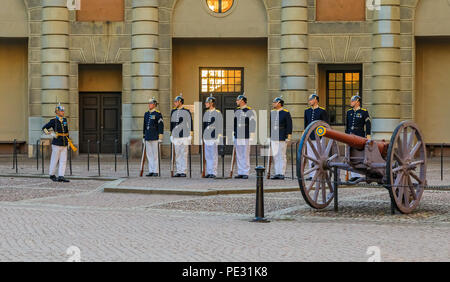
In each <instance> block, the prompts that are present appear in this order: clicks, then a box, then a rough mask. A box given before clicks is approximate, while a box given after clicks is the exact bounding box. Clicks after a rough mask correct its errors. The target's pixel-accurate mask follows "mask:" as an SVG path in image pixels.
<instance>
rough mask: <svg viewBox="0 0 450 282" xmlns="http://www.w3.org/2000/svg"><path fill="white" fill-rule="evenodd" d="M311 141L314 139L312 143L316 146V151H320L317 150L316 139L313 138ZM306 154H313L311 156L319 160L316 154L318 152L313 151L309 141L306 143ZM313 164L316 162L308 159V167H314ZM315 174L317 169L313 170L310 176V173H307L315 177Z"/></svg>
mask: <svg viewBox="0 0 450 282" xmlns="http://www.w3.org/2000/svg"><path fill="white" fill-rule="evenodd" d="M311 141H312V142H311V143H312V144H313V146H314V148H316V151H318V150H317V143H316V141H315V140H311ZM306 154H307V155H308V156H311V157H313V158H314V159H316V160H317V156H316V154H314V151H313V149H312V147H311V145H309V143H306ZM313 164H314V162H313V161H310V160H308V166H309V168H308V169H310V168H312V167H313ZM315 175H316V170H314V171H313V172H311V173H310V174H309V176H308V175H305V177H314V176H315Z"/></svg>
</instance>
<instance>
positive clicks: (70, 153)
mask: <svg viewBox="0 0 450 282" xmlns="http://www.w3.org/2000/svg"><path fill="white" fill-rule="evenodd" d="M69 170H70V176H72V148H71V147H70V146H69Z"/></svg>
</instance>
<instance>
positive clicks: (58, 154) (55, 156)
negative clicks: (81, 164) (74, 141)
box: [49, 145, 67, 176]
mask: <svg viewBox="0 0 450 282" xmlns="http://www.w3.org/2000/svg"><path fill="white" fill-rule="evenodd" d="M58 161H59V169H58V176H64V173H65V172H66V163H67V146H56V145H52V157H51V159H50V169H49V174H50V175H55V172H56V165H57V164H58Z"/></svg>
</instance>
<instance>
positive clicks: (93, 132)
mask: <svg viewBox="0 0 450 282" xmlns="http://www.w3.org/2000/svg"><path fill="white" fill-rule="evenodd" d="M121 108H122V105H121V94H120V93H80V153H87V152H88V144H90V149H89V151H90V152H91V153H96V152H97V141H100V153H107V154H108V153H114V151H115V150H117V152H118V153H121V147H122V146H121V139H122V138H121V132H122V130H121V124H122V122H121V119H122V112H121Z"/></svg>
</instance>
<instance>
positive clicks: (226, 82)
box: [200, 68, 244, 93]
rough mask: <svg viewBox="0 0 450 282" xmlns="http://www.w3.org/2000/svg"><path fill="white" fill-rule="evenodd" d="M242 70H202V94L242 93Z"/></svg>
mask: <svg viewBox="0 0 450 282" xmlns="http://www.w3.org/2000/svg"><path fill="white" fill-rule="evenodd" d="M243 74H244V70H243V69H242V68H200V80H201V83H200V84H201V92H202V93H214V92H215V93H218V92H222V93H241V92H242V91H243V89H244V85H243V81H244V80H243Z"/></svg>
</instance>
